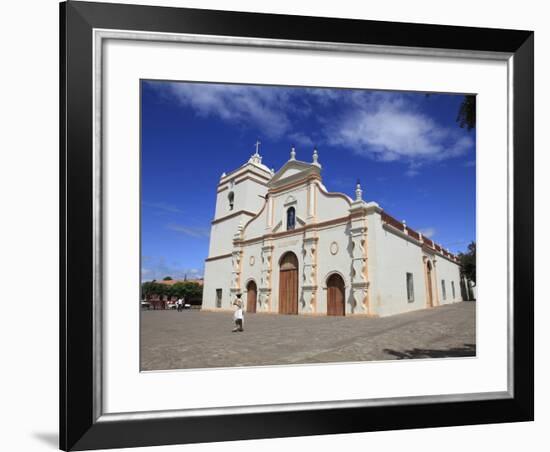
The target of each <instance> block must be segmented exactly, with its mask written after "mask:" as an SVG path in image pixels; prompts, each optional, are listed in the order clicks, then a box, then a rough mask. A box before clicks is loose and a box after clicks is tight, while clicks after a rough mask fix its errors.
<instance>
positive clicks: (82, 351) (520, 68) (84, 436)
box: [60, 1, 534, 450]
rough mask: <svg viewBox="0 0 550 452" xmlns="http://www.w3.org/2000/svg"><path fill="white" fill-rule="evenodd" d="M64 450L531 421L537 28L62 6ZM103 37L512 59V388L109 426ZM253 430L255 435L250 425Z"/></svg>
mask: <svg viewBox="0 0 550 452" xmlns="http://www.w3.org/2000/svg"><path fill="white" fill-rule="evenodd" d="M60 24H61V29H60V34H61V36H60V55H61V58H60V64H61V67H60V70H61V77H60V93H61V94H60V105H61V108H60V138H61V139H60V142H61V149H60V177H61V180H60V186H61V191H60V205H61V209H60V210H61V217H60V224H61V227H60V242H61V247H60V256H61V259H60V293H61V297H60V448H61V449H63V450H84V449H98V448H115V447H132V446H153V445H166V444H179V443H195V442H212V441H228V440H240V439H257V438H273V437H286V436H304V435H320V434H334V433H351V432H365V431H374V430H390V429H409V428H425V427H439V426H452V425H468V424H482V423H502V422H518V421H530V420H533V418H534V374H533V372H534V355H533V338H534V335H533V321H534V293H533V289H534V282H533V278H534V277H533V274H534V230H533V218H534V205H533V200H534V187H533V159H534V125H533V124H534V72H533V69H534V36H533V32H530V31H518V30H501V29H485V28H468V27H456V26H442V25H424V24H408V23H393V22H377V21H365V20H351V19H333V18H318V17H302V16H286V15H274V14H256V13H243V12H226V11H210V10H198V9H183V8H168V7H151V6H136V5H121V4H105V3H88V2H72V1H70V2H67V3H62V4H61V5H60ZM95 28H102V29H117V30H136V31H148V32H173V33H193V34H199V35H218V36H241V37H255V38H271V39H280V40H303V41H318V42H330V43H352V44H371V45H382V46H401V47H414V48H424V49H453V50H464V51H472V50H475V51H487V52H503V53H508V54H510V55H511V56H512V58H513V63H514V64H513V89H512V91H513V92H512V95H513V100H514V101H513V112H512V118H513V119H512V126H513V131H514V134H513V147H514V155H513V187H514V190H513V201H514V202H513V206H514V208H513V215H512V218H513V224H514V230H513V262H512V266H511V267H512V268H511V272H512V275H513V281H514V285H513V299H514V300H515V302H514V303H513V309H512V310H511V312H510V315H511V317H512V319H511V320H512V324H513V332H514V334H513V348H514V353H513V360H512V362H511V363H510V367H511V369H512V370H513V375H514V378H513V386H512V387H513V391H512V392H511V395H510V397H507V398H502V399H491V400H475V401H471V400H459V399H457V400H455V401H446V402H441V403H415V402H414V401H411V403H407V404H389V405H383V406H369V407H352V408H349V407H348V408H333V409H320V410H297V411H283V412H268V413H243V414H238V415H225V414H220V415H212V416H208V417H204V416H196V417H186V418H185V419H183V418H178V417H164V418H154V417H150V418H147V419H143V418H141V419H135V420H115V421H108V422H106V421H102V419H101V417H99V418H98V416H97V414H96V411H95V409H94V406H95V400H94V397H95V393H94V378H95V377H94V359H95V354H94V305H93V290H94V287H93V284H94V282H93V281H94V280H93V275H94V263H93V262H94V256H93V240H94V210H93V174H92V165H93V152H92V151H93V149H92V146H93V144H92V143H93V136H92V135H93V108H92V99H93V85H92V74H93V65H92V61H93V53H92V52H93V34H92V30H93V29H95ZM243 425H245V426H246V428H244V429H243V428H242V426H243Z"/></svg>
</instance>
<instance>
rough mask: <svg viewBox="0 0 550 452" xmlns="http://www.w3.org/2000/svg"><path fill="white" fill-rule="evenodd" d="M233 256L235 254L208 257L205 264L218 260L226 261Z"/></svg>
mask: <svg viewBox="0 0 550 452" xmlns="http://www.w3.org/2000/svg"><path fill="white" fill-rule="evenodd" d="M232 255H233V253H229V254H220V255H219V256H213V257H208V258H206V259H205V260H204V262H210V261H217V260H218V259H225V258H227V257H231V256H232Z"/></svg>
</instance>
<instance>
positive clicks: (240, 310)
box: [233, 308, 243, 320]
mask: <svg viewBox="0 0 550 452" xmlns="http://www.w3.org/2000/svg"><path fill="white" fill-rule="evenodd" d="M233 318H234V319H235V320H237V319H241V320H242V319H243V308H237V310H236V311H235V313H234V314H233Z"/></svg>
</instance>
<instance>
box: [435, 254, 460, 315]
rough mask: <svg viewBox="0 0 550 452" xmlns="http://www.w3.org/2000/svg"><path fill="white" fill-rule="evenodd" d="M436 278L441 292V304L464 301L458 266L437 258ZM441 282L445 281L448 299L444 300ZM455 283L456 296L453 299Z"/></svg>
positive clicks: (439, 257)
mask: <svg viewBox="0 0 550 452" xmlns="http://www.w3.org/2000/svg"><path fill="white" fill-rule="evenodd" d="M436 277H437V285H438V291H439V300H440V304H450V303H456V302H458V301H462V296H461V294H460V270H459V267H458V265H457V264H455V263H453V262H451V261H449V260H447V259H445V258H443V257H441V256H438V257H437V258H436ZM441 281H445V288H446V294H447V297H446V299H443V295H442V290H441ZM452 282H453V283H454V287H455V295H454V297H453V290H452V284H451V283H452Z"/></svg>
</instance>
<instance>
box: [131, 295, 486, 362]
mask: <svg viewBox="0 0 550 452" xmlns="http://www.w3.org/2000/svg"><path fill="white" fill-rule="evenodd" d="M232 328H233V322H232V314H231V313H229V312H202V311H199V310H185V311H183V312H177V311H142V313H141V368H142V370H163V369H193V368H195V369H196V368H205V367H234V366H258V365H276V364H303V363H327V362H344V361H372V360H388V359H410V358H445V357H461V356H475V354H476V345H475V343H476V339H475V303H474V302H463V303H456V304H453V305H447V306H441V307H437V308H434V309H425V310H421V311H415V312H411V313H406V314H398V315H394V316H391V317H383V318H365V317H351V316H350V317H324V316H323V317H307V316H290V315H288V316H287V315H273V314H245V323H244V330H245V331H244V332H242V333H232V332H231V329H232Z"/></svg>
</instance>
